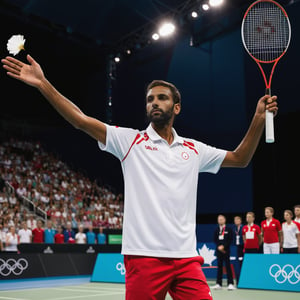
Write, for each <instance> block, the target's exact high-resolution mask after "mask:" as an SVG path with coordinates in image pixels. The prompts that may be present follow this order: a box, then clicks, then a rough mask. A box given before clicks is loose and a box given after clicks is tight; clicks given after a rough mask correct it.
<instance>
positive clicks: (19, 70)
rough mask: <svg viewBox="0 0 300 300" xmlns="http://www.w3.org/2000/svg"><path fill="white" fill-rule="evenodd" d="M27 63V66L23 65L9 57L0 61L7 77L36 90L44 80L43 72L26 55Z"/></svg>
mask: <svg viewBox="0 0 300 300" xmlns="http://www.w3.org/2000/svg"><path fill="white" fill-rule="evenodd" d="M27 61H28V62H29V64H25V63H23V62H22V61H20V60H18V59H15V58H13V57H11V56H7V57H6V58H4V59H2V60H1V62H2V63H3V68H4V69H6V70H7V75H9V76H10V77H13V78H15V79H18V80H21V81H23V82H25V83H26V84H28V85H31V86H33V87H36V88H38V87H39V85H40V83H41V81H42V80H43V79H44V73H43V70H42V68H41V67H40V65H39V64H38V63H37V62H36V61H35V60H34V59H33V58H32V57H31V56H30V55H27Z"/></svg>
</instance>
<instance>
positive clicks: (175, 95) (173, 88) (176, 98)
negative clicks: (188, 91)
mask: <svg viewBox="0 0 300 300" xmlns="http://www.w3.org/2000/svg"><path fill="white" fill-rule="evenodd" d="M156 86H164V87H167V88H169V89H170V91H171V93H172V98H173V102H174V103H175V104H176V103H181V95H180V93H179V91H178V89H177V87H176V86H175V85H174V84H172V83H170V82H167V81H164V80H153V81H151V82H150V83H149V84H148V86H147V89H146V94H148V92H149V90H151V89H152V88H154V87H156Z"/></svg>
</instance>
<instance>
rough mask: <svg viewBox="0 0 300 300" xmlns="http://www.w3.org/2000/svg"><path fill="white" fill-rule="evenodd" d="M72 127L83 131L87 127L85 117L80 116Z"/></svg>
mask: <svg viewBox="0 0 300 300" xmlns="http://www.w3.org/2000/svg"><path fill="white" fill-rule="evenodd" d="M72 125H73V127H74V128H76V129H79V130H83V131H84V129H85V127H86V120H85V116H84V115H83V116H79V117H78V118H76V120H74V121H73V122H72Z"/></svg>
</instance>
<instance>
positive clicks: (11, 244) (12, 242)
mask: <svg viewBox="0 0 300 300" xmlns="http://www.w3.org/2000/svg"><path fill="white" fill-rule="evenodd" d="M18 244H19V237H18V235H17V233H16V229H15V227H14V226H10V227H9V232H8V233H7V234H6V240H5V251H9V252H18Z"/></svg>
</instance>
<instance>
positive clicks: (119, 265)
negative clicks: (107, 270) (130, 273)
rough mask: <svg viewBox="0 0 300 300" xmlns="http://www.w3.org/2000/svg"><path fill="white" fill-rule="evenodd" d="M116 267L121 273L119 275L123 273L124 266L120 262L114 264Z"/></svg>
mask: <svg viewBox="0 0 300 300" xmlns="http://www.w3.org/2000/svg"><path fill="white" fill-rule="evenodd" d="M116 269H117V270H118V271H119V272H120V273H121V275H125V272H126V270H125V266H124V264H122V263H121V262H119V263H117V264H116Z"/></svg>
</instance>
